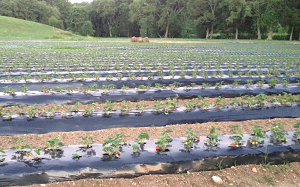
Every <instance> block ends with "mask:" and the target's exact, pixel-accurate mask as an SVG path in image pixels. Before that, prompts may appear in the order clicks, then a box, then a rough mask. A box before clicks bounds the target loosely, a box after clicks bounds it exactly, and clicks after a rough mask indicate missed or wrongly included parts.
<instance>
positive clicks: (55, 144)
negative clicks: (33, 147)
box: [45, 135, 64, 152]
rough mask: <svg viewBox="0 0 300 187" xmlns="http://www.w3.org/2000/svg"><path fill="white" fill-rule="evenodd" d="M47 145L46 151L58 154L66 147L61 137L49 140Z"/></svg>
mask: <svg viewBox="0 0 300 187" xmlns="http://www.w3.org/2000/svg"><path fill="white" fill-rule="evenodd" d="M45 143H46V146H45V151H48V150H51V151H54V152H56V151H58V150H59V148H60V147H61V146H64V144H63V143H62V142H61V141H60V135H58V136H56V137H53V138H49V139H48V140H47V141H46V142H45Z"/></svg>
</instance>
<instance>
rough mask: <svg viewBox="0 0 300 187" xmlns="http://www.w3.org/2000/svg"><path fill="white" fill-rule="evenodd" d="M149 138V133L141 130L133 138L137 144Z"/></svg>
mask: <svg viewBox="0 0 300 187" xmlns="http://www.w3.org/2000/svg"><path fill="white" fill-rule="evenodd" d="M146 139H147V140H149V134H148V133H146V132H142V133H140V134H139V136H138V137H137V138H136V139H135V142H136V143H138V144H145V142H144V140H146Z"/></svg>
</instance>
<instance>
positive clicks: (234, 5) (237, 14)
mask: <svg viewBox="0 0 300 187" xmlns="http://www.w3.org/2000/svg"><path fill="white" fill-rule="evenodd" d="M225 3H226V5H227V6H228V10H229V12H230V14H229V17H227V19H226V23H227V25H232V26H233V27H234V28H235V39H236V40H237V39H238V34H239V27H241V25H243V23H244V21H245V18H246V17H247V16H251V8H250V6H249V4H248V3H247V1H246V0H225Z"/></svg>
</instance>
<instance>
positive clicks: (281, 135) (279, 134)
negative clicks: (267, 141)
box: [271, 123, 288, 143]
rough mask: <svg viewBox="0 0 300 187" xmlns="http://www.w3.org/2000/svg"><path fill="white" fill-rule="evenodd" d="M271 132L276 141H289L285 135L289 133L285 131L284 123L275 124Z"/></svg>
mask: <svg viewBox="0 0 300 187" xmlns="http://www.w3.org/2000/svg"><path fill="white" fill-rule="evenodd" d="M271 132H272V134H273V137H274V140H273V142H274V143H282V142H287V138H286V137H285V135H288V133H287V132H285V131H284V126H283V125H282V123H278V124H273V125H272V128H271Z"/></svg>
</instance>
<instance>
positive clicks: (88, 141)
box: [79, 135, 94, 149]
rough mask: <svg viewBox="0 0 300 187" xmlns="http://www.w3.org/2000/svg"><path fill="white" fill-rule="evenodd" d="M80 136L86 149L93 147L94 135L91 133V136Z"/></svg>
mask: <svg viewBox="0 0 300 187" xmlns="http://www.w3.org/2000/svg"><path fill="white" fill-rule="evenodd" d="M79 138H81V140H82V142H81V143H82V144H83V145H84V147H85V148H86V149H88V148H91V147H93V143H94V140H93V135H89V136H79Z"/></svg>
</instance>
